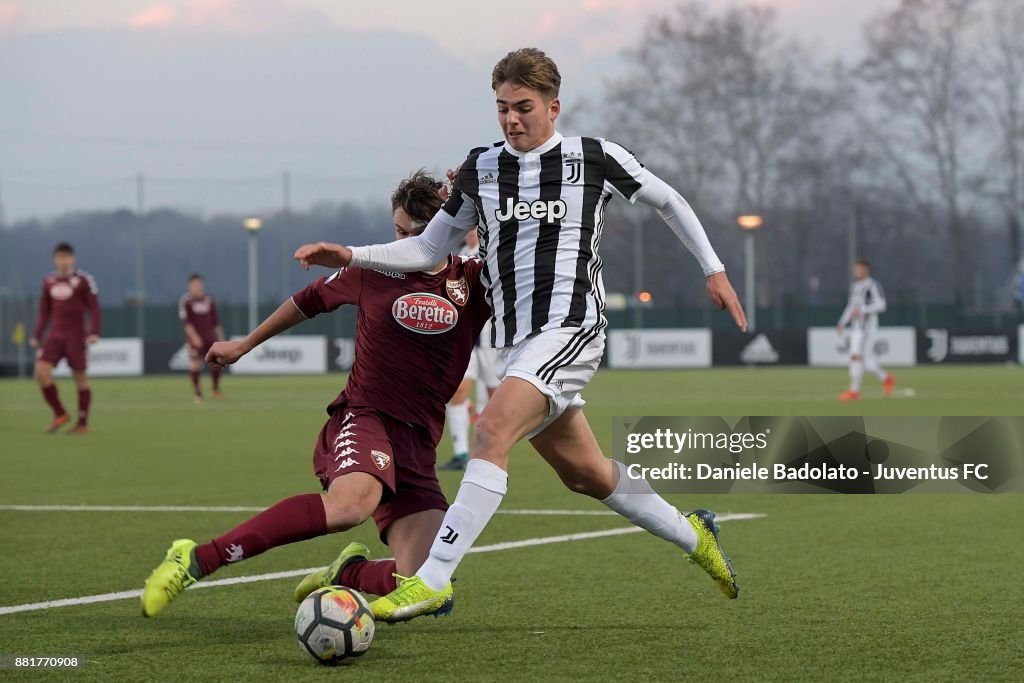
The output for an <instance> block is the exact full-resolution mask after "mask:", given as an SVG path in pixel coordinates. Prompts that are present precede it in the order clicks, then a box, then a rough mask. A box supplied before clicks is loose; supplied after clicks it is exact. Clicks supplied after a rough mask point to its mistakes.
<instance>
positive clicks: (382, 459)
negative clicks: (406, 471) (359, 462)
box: [370, 451, 391, 470]
mask: <svg viewBox="0 0 1024 683" xmlns="http://www.w3.org/2000/svg"><path fill="white" fill-rule="evenodd" d="M370 457H371V458H373V464H374V465H376V466H377V469H378V470H386V469H387V468H388V465H390V464H391V456H390V455H388V454H387V453H381V452H380V451H370Z"/></svg>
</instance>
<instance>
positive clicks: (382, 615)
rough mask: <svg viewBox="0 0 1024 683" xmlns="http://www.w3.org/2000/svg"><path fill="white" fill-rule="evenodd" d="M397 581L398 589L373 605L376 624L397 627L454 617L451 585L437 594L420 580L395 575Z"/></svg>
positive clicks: (371, 604) (380, 598)
mask: <svg viewBox="0 0 1024 683" xmlns="http://www.w3.org/2000/svg"><path fill="white" fill-rule="evenodd" d="M395 578H397V579H398V588H396V589H395V590H393V591H391V592H390V593H388V594H387V595H385V596H383V597H379V598H377V599H376V600H374V601H373V602H371V603H370V609H372V610H373V618H374V619H376V620H377V621H383V622H386V623H389V624H395V623H398V622H400V621H409V620H410V619H415V618H416V617H424V616H426V615H428V614H433V615H434V616H435V617H441V616H446V615H448V614H450V613H451V611H452V606H453V605H454V604H455V597H454V594H453V593H452V584H451V582H450V581H449V582H448V585H447V586H445V587H444V589H442V590H440V591H435V590H433V589H432V588H431V587H430V586H428V585H427V584H425V583H423V580H422V579H421V578H420V577H418V576H411V577H405V576H399V575H398V574H395Z"/></svg>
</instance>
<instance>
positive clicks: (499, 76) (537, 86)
mask: <svg viewBox="0 0 1024 683" xmlns="http://www.w3.org/2000/svg"><path fill="white" fill-rule="evenodd" d="M509 81H511V82H512V83H515V84H517V85H521V86H524V87H526V88H530V89H531V90H536V91H537V92H539V93H540V94H541V95H543V96H544V97H545V98H547V99H548V100H553V99H555V98H556V97H558V88H559V86H561V85H562V76H561V74H559V73H558V67H557V66H555V63H554V62H553V61H552V60H551V58H550V57H548V56H547V55H546V54H544V52H543V51H542V50H538V49H537V48H535V47H524V48H521V49H519V50H514V51H512V52H509V53H508V54H507V55H505V56H504V57H502V58H501V61H499V62H498V63H497V64H495V65H494V71H492V72H491V89H493V90H495V91H497V89H498V86H499V85H501V84H502V83H507V82H509Z"/></svg>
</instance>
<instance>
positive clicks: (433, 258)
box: [351, 209, 475, 273]
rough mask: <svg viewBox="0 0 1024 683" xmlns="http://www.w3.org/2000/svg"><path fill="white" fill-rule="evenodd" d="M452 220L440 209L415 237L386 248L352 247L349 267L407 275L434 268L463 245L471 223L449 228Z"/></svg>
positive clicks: (391, 243)
mask: <svg viewBox="0 0 1024 683" xmlns="http://www.w3.org/2000/svg"><path fill="white" fill-rule="evenodd" d="M452 220H453V219H452V218H451V217H449V216H448V214H447V213H445V210H444V209H442V210H441V211H439V212H438V213H437V215H436V216H434V217H433V218H432V219H431V220H430V222H429V223H427V227H425V228H424V229H423V232H421V233H420V234H419V235H416V236H415V237H407V238H406V239H404V240H396V241H394V242H390V243H388V244H374V245H372V246H368V247H352V250H351V251H352V260H351V264H352V265H353V266H360V267H362V268H373V269H376V270H394V271H397V272H399V273H410V272H413V271H417V270H423V269H425V268H430V267H431V266H435V265H437V263H438V262H439V261H441V260H442V259H443V258H445V257H446V256H447V255H448V254H450V253H452V252H453V251H457V250H458V247H459V246H460V245H461V244H462V243H463V241H464V240H465V237H466V233H467V232H469V231H470V230H471V229H472V228H473V226H474V225H475V222H473V223H472V224H471V225H467V226H466V227H456V226H454V225H452V224H451V222H450V221H452Z"/></svg>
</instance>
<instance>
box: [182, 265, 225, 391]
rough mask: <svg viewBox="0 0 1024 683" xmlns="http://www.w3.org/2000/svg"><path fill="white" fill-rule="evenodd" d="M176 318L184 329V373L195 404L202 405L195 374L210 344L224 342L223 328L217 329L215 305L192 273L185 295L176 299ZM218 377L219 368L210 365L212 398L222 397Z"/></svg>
mask: <svg viewBox="0 0 1024 683" xmlns="http://www.w3.org/2000/svg"><path fill="white" fill-rule="evenodd" d="M178 317H179V318H181V324H182V326H183V327H184V328H185V337H186V343H187V344H188V361H189V366H188V374H189V377H190V378H191V379H192V390H193V391H194V392H195V400H196V403H202V402H203V390H202V389H200V388H199V371H200V370H201V369H202V367H203V359H204V358H206V354H207V353H208V352H209V351H210V347H211V346H213V344H214V342H219V341H224V329H223V328H222V327H221V326H220V317H219V316H218V315H217V303H216V302H215V301H214V300H213V297H212V296H210V295H209V294H207V293H206V292H205V291H204V288H203V278H202V277H200V276H199V275H196V274H194V273H193V274H192V275H191V276H189V278H188V293H186V294H185V295H183V296H182V297H181V298H180V299H179V300H178ZM220 375H221V367H220V366H219V365H210V377H211V378H212V379H213V397H214V398H223V395H222V394H221V393H220Z"/></svg>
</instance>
